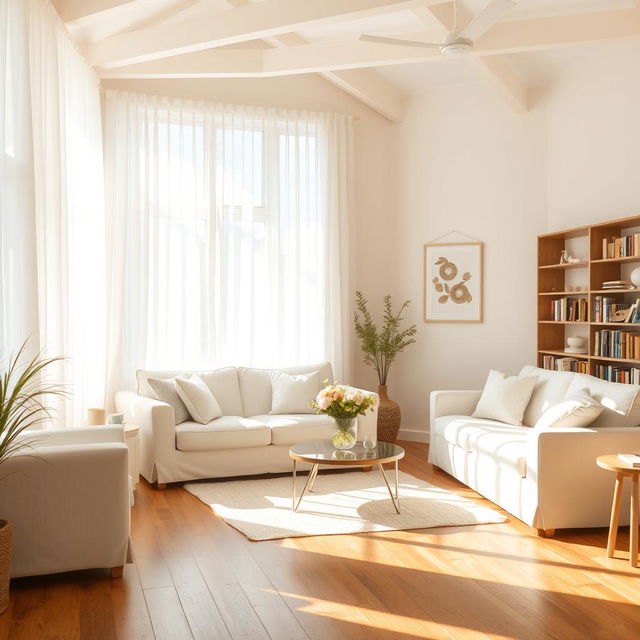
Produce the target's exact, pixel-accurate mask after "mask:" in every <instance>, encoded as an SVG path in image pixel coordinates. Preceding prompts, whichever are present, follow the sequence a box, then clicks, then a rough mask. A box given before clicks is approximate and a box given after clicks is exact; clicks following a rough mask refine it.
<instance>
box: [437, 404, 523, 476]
mask: <svg viewBox="0 0 640 640" xmlns="http://www.w3.org/2000/svg"><path fill="white" fill-rule="evenodd" d="M434 430H435V432H436V435H437V436H438V437H440V438H443V439H444V440H446V441H447V442H449V443H450V444H452V445H455V446H457V447H460V448H461V449H465V450H466V451H469V452H472V453H475V454H481V455H484V456H488V457H493V458H495V460H496V462H497V463H498V464H501V465H504V466H507V467H510V468H512V469H514V470H516V471H517V472H518V473H519V474H520V477H522V478H524V477H525V476H526V471H527V470H526V446H527V437H528V434H529V433H530V429H529V427H522V426H516V425H508V424H505V423H504V422H499V421H497V420H485V419H484V418H472V417H470V416H462V415H454V416H442V417H440V418H436V420H435V422H434Z"/></svg>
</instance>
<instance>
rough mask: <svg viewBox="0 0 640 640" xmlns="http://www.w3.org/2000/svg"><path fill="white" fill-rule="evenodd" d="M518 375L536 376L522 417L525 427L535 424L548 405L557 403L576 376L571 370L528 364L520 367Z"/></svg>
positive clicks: (525, 376)
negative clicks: (558, 369)
mask: <svg viewBox="0 0 640 640" xmlns="http://www.w3.org/2000/svg"><path fill="white" fill-rule="evenodd" d="M518 375H519V376H522V377H524V378H529V377H531V376H538V381H537V382H536V386H535V387H534V388H533V393H532V394H531V399H530V400H529V404H528V405H527V408H526V409H525V412H524V416H523V417H522V424H524V425H526V426H527V427H533V426H535V424H536V422H538V420H540V418H541V417H542V414H543V413H544V412H545V411H546V410H547V409H548V408H549V407H551V406H552V405H554V404H558V402H560V401H561V400H562V399H563V398H564V396H565V394H566V393H567V389H568V388H569V385H570V384H571V382H572V381H573V379H574V378H575V377H576V374H575V373H572V372H571V371H551V370H549V369H540V368H539V367H532V366H530V365H527V366H525V367H522V370H521V371H520V373H519V374H518Z"/></svg>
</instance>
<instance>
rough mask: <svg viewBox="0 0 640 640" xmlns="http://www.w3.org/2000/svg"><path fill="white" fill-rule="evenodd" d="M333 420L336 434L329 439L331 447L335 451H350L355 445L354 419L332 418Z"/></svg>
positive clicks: (355, 421)
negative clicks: (331, 443)
mask: <svg viewBox="0 0 640 640" xmlns="http://www.w3.org/2000/svg"><path fill="white" fill-rule="evenodd" d="M334 420H335V423H336V432H335V433H334V434H333V437H332V438H331V441H332V442H333V446H334V447H335V448H336V449H352V448H353V447H354V446H355V444H356V427H357V420H356V419H355V418H334Z"/></svg>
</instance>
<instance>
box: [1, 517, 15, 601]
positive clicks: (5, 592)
mask: <svg viewBox="0 0 640 640" xmlns="http://www.w3.org/2000/svg"><path fill="white" fill-rule="evenodd" d="M12 542H13V531H12V530H11V525H10V524H9V523H8V522H7V521H6V520H0V613H4V612H5V611H6V610H7V607H8V606H9V574H10V572H11V546H12Z"/></svg>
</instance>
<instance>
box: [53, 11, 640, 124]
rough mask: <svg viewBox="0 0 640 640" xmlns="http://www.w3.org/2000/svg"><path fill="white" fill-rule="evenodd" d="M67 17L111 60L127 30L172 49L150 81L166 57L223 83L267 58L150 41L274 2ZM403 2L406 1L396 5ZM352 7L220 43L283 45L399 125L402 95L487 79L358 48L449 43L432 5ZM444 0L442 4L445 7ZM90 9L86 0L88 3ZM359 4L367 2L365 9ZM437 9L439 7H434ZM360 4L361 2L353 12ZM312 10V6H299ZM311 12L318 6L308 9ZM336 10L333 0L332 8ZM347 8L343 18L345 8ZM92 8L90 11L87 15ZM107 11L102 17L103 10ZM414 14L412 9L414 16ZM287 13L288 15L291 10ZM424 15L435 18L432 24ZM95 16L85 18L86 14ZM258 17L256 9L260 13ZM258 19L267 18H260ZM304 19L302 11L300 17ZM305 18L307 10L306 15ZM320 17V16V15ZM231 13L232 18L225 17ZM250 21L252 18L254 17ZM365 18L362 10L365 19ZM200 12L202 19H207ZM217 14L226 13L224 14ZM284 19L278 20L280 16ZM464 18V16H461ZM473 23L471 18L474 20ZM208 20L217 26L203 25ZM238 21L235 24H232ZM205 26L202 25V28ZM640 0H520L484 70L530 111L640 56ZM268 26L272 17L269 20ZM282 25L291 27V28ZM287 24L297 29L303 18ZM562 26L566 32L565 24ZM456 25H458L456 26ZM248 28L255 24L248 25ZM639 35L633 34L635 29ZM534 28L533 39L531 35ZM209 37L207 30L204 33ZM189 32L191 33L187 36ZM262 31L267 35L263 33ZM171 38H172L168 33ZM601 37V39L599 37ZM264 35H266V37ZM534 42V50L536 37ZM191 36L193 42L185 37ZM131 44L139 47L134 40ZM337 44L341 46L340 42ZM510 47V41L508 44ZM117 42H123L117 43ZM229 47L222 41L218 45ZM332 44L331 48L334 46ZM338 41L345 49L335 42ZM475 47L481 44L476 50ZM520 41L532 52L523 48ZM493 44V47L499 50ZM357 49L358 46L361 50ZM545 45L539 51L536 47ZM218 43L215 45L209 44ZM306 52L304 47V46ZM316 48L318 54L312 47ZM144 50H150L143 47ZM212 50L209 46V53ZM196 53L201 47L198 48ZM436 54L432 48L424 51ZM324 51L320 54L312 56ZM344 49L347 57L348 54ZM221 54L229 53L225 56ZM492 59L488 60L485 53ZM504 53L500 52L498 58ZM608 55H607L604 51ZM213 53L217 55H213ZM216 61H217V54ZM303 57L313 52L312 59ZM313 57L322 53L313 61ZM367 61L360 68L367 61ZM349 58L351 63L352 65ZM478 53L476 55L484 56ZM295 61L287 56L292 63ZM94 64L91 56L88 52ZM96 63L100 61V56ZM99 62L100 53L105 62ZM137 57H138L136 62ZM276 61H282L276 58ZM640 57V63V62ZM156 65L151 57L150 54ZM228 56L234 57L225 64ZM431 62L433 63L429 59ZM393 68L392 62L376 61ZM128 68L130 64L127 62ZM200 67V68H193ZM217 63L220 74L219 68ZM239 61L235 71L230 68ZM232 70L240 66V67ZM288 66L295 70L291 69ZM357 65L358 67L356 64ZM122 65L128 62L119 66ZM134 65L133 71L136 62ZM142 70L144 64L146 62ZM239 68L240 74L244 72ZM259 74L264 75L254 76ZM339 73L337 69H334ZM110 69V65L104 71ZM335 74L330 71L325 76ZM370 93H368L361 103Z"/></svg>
mask: <svg viewBox="0 0 640 640" xmlns="http://www.w3.org/2000/svg"><path fill="white" fill-rule="evenodd" d="M52 1H53V2H54V4H55V6H56V8H57V9H58V11H59V13H60V14H61V16H62V19H63V20H65V22H66V23H67V26H68V28H69V30H70V32H71V33H72V35H73V37H74V38H75V39H76V40H77V41H78V42H79V44H80V45H81V46H83V47H86V48H87V50H88V51H89V52H90V51H91V50H92V49H93V50H94V51H95V49H96V47H98V48H99V47H100V45H102V44H103V42H102V41H106V42H107V43H108V44H107V47H109V46H110V47H111V51H110V53H111V56H112V59H113V58H114V57H115V58H117V55H119V54H120V53H121V52H122V49H121V48H119V47H120V43H121V41H122V38H124V39H125V40H127V38H128V41H127V42H128V44H125V50H127V47H129V50H130V49H131V47H132V46H133V48H134V49H135V48H136V46H137V43H138V40H137V38H138V37H139V33H136V34H135V36H134V35H133V34H132V35H131V36H126V35H123V36H122V37H119V36H120V34H127V33H128V32H136V31H137V30H141V31H140V33H145V30H146V34H147V35H146V36H143V37H142V40H144V39H145V37H146V40H147V42H146V43H145V45H144V46H146V47H147V48H149V44H151V45H152V48H154V49H155V48H156V47H157V51H158V52H160V53H164V52H166V53H165V54H164V55H160V56H156V57H157V58H158V63H157V64H156V66H155V67H154V63H153V62H151V63H150V65H151V69H150V68H149V66H147V67H146V68H145V69H143V70H142V76H133V77H154V73H156V74H158V75H159V76H160V77H162V75H161V74H162V73H163V72H164V62H163V59H166V60H167V64H169V65H170V68H171V69H172V70H173V71H172V73H177V74H178V75H173V76H171V77H189V74H190V73H191V69H192V68H195V70H196V74H197V73H200V74H201V75H200V76H198V75H196V76H193V77H212V74H213V75H214V74H215V73H218V74H226V76H224V77H232V76H234V74H235V73H237V74H238V77H242V73H243V70H244V66H243V64H244V62H243V61H244V58H247V59H248V60H249V61H251V60H254V61H257V62H248V63H247V64H248V65H249V66H251V65H252V64H253V65H254V66H253V68H252V73H257V74H258V75H259V73H258V72H259V71H260V69H261V67H260V62H259V60H261V59H263V58H265V56H263V58H259V57H258V58H256V56H257V55H258V54H257V52H256V53H251V54H247V55H246V56H244V57H243V54H241V55H240V57H239V56H234V55H233V53H231V55H229V53H225V55H226V57H222V58H220V55H218V54H217V53H215V51H216V50H215V49H210V50H209V52H207V51H204V50H203V51H202V54H204V58H199V57H198V56H199V55H201V54H198V53H196V54H194V55H195V56H196V57H195V62H194V61H193V60H194V59H192V58H190V57H189V55H190V54H188V53H187V54H186V55H185V56H183V57H182V56H177V58H179V60H173V61H172V60H171V56H172V55H175V54H172V53H170V51H171V46H172V42H173V41H174V40H175V39H176V38H175V37H174V34H168V32H167V30H166V29H164V30H163V29H162V28H160V31H161V32H162V34H164V35H162V38H164V39H166V47H165V41H164V40H163V39H162V38H161V39H154V37H153V36H152V35H151V34H152V33H156V32H157V30H156V31H154V27H156V26H159V25H163V24H171V25H172V24H173V23H174V22H175V21H178V20H191V21H192V24H193V25H194V28H195V29H196V31H198V36H197V37H202V39H201V40H199V41H198V42H200V43H206V42H208V41H209V37H210V35H209V32H208V31H207V30H206V29H205V30H202V29H200V28H199V27H200V26H201V25H207V24H211V25H212V26H213V28H214V30H215V26H216V23H217V22H220V23H225V22H226V23H227V24H229V19H228V17H227V16H228V15H229V12H233V11H235V10H237V8H238V7H242V6H243V5H246V4H258V3H260V2H264V1H267V0H52ZM270 1H271V2H272V3H275V5H276V6H282V7H288V8H287V9H286V11H287V12H289V13H285V16H284V18H282V19H288V18H289V17H290V13H293V14H295V13H296V9H295V8H292V7H290V6H288V5H287V2H286V1H285V0H282V2H280V3H279V2H278V0H270ZM298 1H299V2H300V3H304V2H305V1H306V0H298ZM398 1H399V0H398ZM350 2H352V0H344V5H338V9H340V10H339V11H337V13H338V14H342V15H338V16H333V18H332V19H328V20H326V19H323V17H322V16H319V18H318V19H314V20H307V21H306V23H305V24H307V25H308V26H307V27H306V28H304V29H300V30H299V31H297V32H296V33H295V34H291V33H286V32H285V33H283V32H280V35H277V33H278V32H277V31H276V32H275V33H276V36H275V37H270V38H267V39H266V40H265V41H256V40H251V37H255V35H254V34H256V33H258V32H259V30H258V31H256V30H253V31H251V32H249V31H248V30H247V31H244V32H243V31H242V23H238V21H237V20H236V22H235V25H236V29H237V30H238V31H239V32H240V34H241V35H245V34H246V37H245V38H235V41H236V43H237V44H232V45H228V46H226V47H220V48H224V49H228V48H233V49H263V50H264V48H265V47H271V46H276V47H279V48H282V47H284V49H286V51H285V52H284V53H285V57H283V56H282V55H280V56H279V57H276V58H275V60H277V61H279V62H277V63H274V64H275V69H276V71H277V70H278V64H281V63H282V64H283V65H284V66H283V68H284V69H285V70H286V69H288V71H285V73H304V72H305V69H314V70H318V71H321V72H329V73H328V77H329V80H330V81H334V82H335V83H336V84H338V86H341V87H342V88H343V89H345V90H347V91H349V92H350V93H352V94H353V95H356V96H357V97H358V98H359V99H362V100H363V101H364V102H365V103H366V104H369V106H372V107H373V108H374V109H376V110H378V111H379V112H380V113H383V115H385V116H387V117H391V116H389V113H390V112H393V117H391V119H397V118H398V117H401V115H399V114H398V112H399V111H401V106H400V105H401V103H402V96H403V95H406V94H417V93H424V92H429V91H433V90H436V89H437V88H438V87H441V86H446V85H451V84H463V83H475V82H480V81H482V79H481V77H480V75H479V74H478V73H477V69H474V68H473V64H470V63H472V62H473V60H471V61H470V60H469V59H466V58H464V57H462V58H450V57H448V56H446V55H440V54H439V53H438V54H436V55H433V57H429V56H425V55H422V53H421V52H422V49H414V50H413V51H415V52H416V55H405V52H406V50H407V49H408V48H407V47H400V48H398V47H393V46H389V47H388V49H387V50H388V54H387V50H385V49H383V48H380V47H381V46H382V47H384V46H385V45H375V46H376V47H378V48H377V49H375V50H373V49H364V50H363V49H362V47H360V45H361V44H362V43H356V42H355V41H356V40H357V39H358V37H359V36H360V35H361V34H362V33H370V34H377V35H384V36H391V37H393V36H400V35H402V36H405V37H409V38H411V37H413V38H415V39H420V40H422V41H425V42H436V43H437V42H441V41H442V39H443V37H444V32H443V25H441V24H439V23H438V20H437V19H436V18H435V17H434V15H431V14H430V13H429V12H428V11H427V10H426V9H424V8H423V10H422V11H421V10H420V7H419V6H418V5H417V4H416V9H413V8H410V9H407V8H406V5H404V8H403V9H399V10H395V11H394V10H393V8H391V10H389V8H388V7H382V8H381V9H380V10H379V11H367V14H369V15H370V14H371V13H374V14H375V15H374V16H373V17H367V18H359V19H353V15H351V14H350V13H349V8H350ZM444 2H446V0H443V3H444ZM488 2H489V0H458V14H459V16H460V15H462V16H464V15H466V16H467V17H470V16H474V15H476V14H477V13H479V12H480V11H482V9H483V8H484V7H485V6H486V5H487V3H488ZM85 3H86V4H85ZM362 4H363V3H362V2H360V4H359V6H362ZM431 4H433V3H431ZM356 5H357V3H355V2H354V6H356ZM300 6H305V5H300ZM309 6H311V3H310V4H309ZM332 6H333V7H334V13H336V11H335V3H334V4H333V5H332ZM343 6H344V12H343V11H342V10H341V9H342V7H343ZM88 7H91V10H87V8H88ZM102 7H104V8H105V10H104V11H102V10H101V8H102ZM412 9H413V10H412ZM622 9H634V10H635V12H634V11H631V12H629V15H630V16H634V17H631V18H626V17H625V18H623V17H619V18H616V17H615V16H614V14H616V13H617V10H622ZM282 11H283V12H284V11H285V9H284V8H283V9H282ZM425 11H427V13H429V15H428V16H427V17H428V19H427V20H426V22H424V21H423V20H424V19H425ZM601 11H611V12H612V13H611V14H610V16H611V17H610V20H611V21H612V22H614V23H615V27H614V31H615V33H614V34H610V33H609V31H608V29H609V20H608V19H607V18H600V17H599V18H597V19H596V20H593V19H592V20H589V19H586V23H585V20H584V19H582V22H581V19H580V18H579V14H590V13H594V12H601ZM83 13H84V14H87V15H86V16H85V17H82V15H83ZM255 13H256V12H255V11H254V12H253V14H255ZM258 13H260V12H258ZM298 13H300V12H298ZM302 13H304V12H302ZM320 13H322V12H321V11H320ZM225 14H226V15H225ZM434 14H435V15H439V16H440V18H439V19H441V20H444V21H445V22H446V21H447V20H446V18H443V17H442V15H441V14H440V13H439V12H438V11H435V9H434ZM242 15H246V12H245V13H244V14H242ZM361 15H364V14H361ZM567 15H568V16H571V15H575V16H576V18H575V21H576V22H575V23H574V22H572V21H569V22H567V21H566V20H563V19H562V18H558V16H567ZM70 16H74V17H76V16H81V17H80V18H79V19H77V20H76V21H75V22H74V21H71V20H70ZM200 16H202V18H201V17H200ZM218 16H220V17H219V18H218ZM546 17H549V18H551V19H552V20H553V19H555V25H556V28H555V30H554V29H552V33H551V35H550V38H551V41H552V42H551V43H550V44H549V45H548V47H549V48H548V47H547V43H546V39H547V34H548V33H549V29H548V25H547V24H546V23H545V24H544V25H541V24H539V23H537V22H535V21H536V19H538V18H546ZM278 18H280V16H278ZM462 19H463V20H464V18H462ZM467 19H468V18H467ZM203 20H207V21H209V22H203ZM230 20H231V23H233V18H231V19H230ZM523 20H530V21H533V22H529V23H524V22H520V21H523ZM629 20H631V21H632V23H633V24H632V25H631V29H630V33H629V34H626V33H624V32H625V30H626V28H627V25H628V24H629ZM198 21H200V24H198ZM639 21H640V0H517V6H516V7H515V8H514V9H513V10H512V11H511V12H510V13H509V14H508V15H507V16H505V18H504V19H503V22H507V23H511V24H512V26H511V28H509V25H504V28H503V29H502V32H501V33H502V34H503V35H504V32H505V29H506V30H507V32H508V33H509V36H508V37H507V39H506V41H505V40H504V39H503V40H501V39H500V37H498V38H497V45H496V46H497V48H494V49H492V48H491V46H489V47H487V48H485V53H484V57H483V56H482V55H480V56H479V59H480V61H484V62H483V64H484V66H485V67H487V68H488V70H489V73H490V74H492V77H495V78H496V79H497V80H498V81H499V82H500V83H502V84H503V85H504V87H505V88H506V89H507V92H508V93H510V94H511V96H512V97H513V98H515V101H516V103H519V106H520V107H522V106H524V108H525V110H526V90H527V88H528V87H532V86H539V85H543V84H545V83H550V82H553V81H555V80H556V79H557V78H558V77H560V76H562V75H563V74H564V73H568V72H569V71H575V70H576V69H577V68H579V67H585V66H587V67H588V65H592V64H602V60H603V56H604V57H606V55H609V53H610V52H615V51H626V52H627V53H626V54H625V53H623V54H622V55H632V56H636V54H637V53H638V52H640V27H638V26H637V25H638V24H640V22H639ZM266 22H269V20H266ZM578 23H579V25H580V26H579V27H578V28H577V30H576V34H573V33H569V34H567V30H568V31H573V30H574V24H578ZM283 24H287V23H286V22H284V23H283ZM288 24H292V25H293V24H295V20H293V22H290V23H288ZM558 24H561V25H562V26H561V27H559V28H558V27H557V25H558ZM451 26H452V25H451ZM247 29H248V27H247ZM633 29H635V31H633ZM532 31H533V32H535V35H534V36H532V35H531V32H532ZM200 32H201V33H200ZM184 33H185V34H188V33H189V32H188V31H185V32H184ZM262 33H264V32H262ZM167 34H168V35H167ZM488 34H489V35H488V37H489V40H491V37H490V32H488ZM620 34H622V36H624V37H630V38H636V39H635V40H628V41H616V40H613V38H614V37H622V36H621V35H620ZM111 36H116V39H115V42H114V40H113V39H112V40H111V42H109V38H110V37H111ZM574 36H575V37H576V38H577V40H578V41H579V42H580V44H575V45H573V46H565V45H566V44H567V40H571V38H572V37H574ZM591 36H593V37H591ZM263 37H264V36H263ZM532 37H533V45H532V41H531V38H532ZM186 39H187V40H188V37H187V38H186ZM177 40H180V35H179V34H178V35H177ZM594 40H596V41H600V42H597V43H596V44H587V43H589V42H592V41H594ZM132 41H133V45H132V44H131V42H132ZM306 42H309V43H311V46H310V47H306V49H307V50H306V51H304V49H305V46H304V45H305V43H306ZM334 42H335V43H336V44H335V46H334V45H333V43H334ZM483 42H486V41H485V40H483V39H482V38H480V40H479V41H478V43H479V44H480V46H479V47H478V46H476V48H477V49H482V43H483ZM505 42H506V44H505ZM116 43H117V44H116ZM222 43H223V39H222V40H221V41H220V44H222ZM327 43H328V44H327ZM337 43H340V44H337ZM478 43H476V45H477V44H478ZM521 43H522V44H523V45H524V46H521ZM493 44H494V43H493V42H492V45H493ZM356 45H357V47H359V48H354V46H356ZM536 45H540V46H536ZM209 46H213V45H211V44H210V45H209ZM299 47H302V48H299ZM314 47H315V48H314ZM143 48H144V47H143ZM206 48H207V47H206V46H205V47H201V49H206ZM514 49H515V50H526V53H513V51H514ZM194 50H195V51H196V52H197V51H198V47H197V43H196V47H195V49H194ZM426 51H432V50H426ZM299 52H304V53H303V54H302V58H301V60H302V62H300V63H298V58H297V57H298V56H299V55H300V53H299ZM314 52H318V53H314ZM343 52H344V56H343V55H342V53H343ZM220 53H221V54H222V53H223V52H220ZM487 54H489V55H487ZM495 54H500V55H495ZM605 54H606V55H605ZM207 55H209V56H211V57H210V58H208V57H206V56H207ZM216 56H217V57H216ZM305 56H307V57H306V58H305ZM314 56H315V57H314ZM359 56H361V58H362V62H363V63H364V65H362V63H361V62H360V58H359ZM345 57H346V63H345ZM477 57H478V56H477ZM287 58H288V59H287ZM89 59H91V56H89ZM95 59H96V58H94V60H95ZM98 59H99V56H98ZM122 59H123V60H126V59H127V55H122ZM134 59H135V58H134ZM201 59H202V60H204V62H203V63H198V62H197V61H198V60H201ZM270 59H271V60H274V57H273V56H271V58H270ZM400 59H402V60H403V61H404V63H403V64H395V61H397V60H400ZM638 59H639V60H640V58H638ZM151 60H153V57H152V58H151ZM227 60H228V61H229V62H228V63H227ZM413 60H423V61H422V62H413ZM424 60H428V61H424ZM385 62H386V64H390V63H394V64H391V66H380V67H376V66H375V65H381V64H385ZM124 64H125V66H126V62H125V63H124ZM359 64H360V65H361V66H363V68H362V69H358V68H357V67H358V65H359ZM190 65H195V67H193V66H190ZM198 65H199V66H198ZM210 65H213V70H212V66H210ZM229 65H231V66H229ZM234 65H236V66H235V67H234ZM287 65H288V66H287ZM340 65H343V67H344V68H346V69H347V70H348V71H349V73H348V74H347V75H342V76H341V75H340V69H341V68H343V67H341V66H340ZM348 65H351V66H348ZM115 66H116V67H118V66H122V63H121V64H120V65H118V64H116V65H115ZM134 66H135V65H134ZM143 66H144V65H143ZM97 67H98V69H99V73H101V71H100V62H98V63H97ZM236 69H237V71H236ZM253 69H257V70H258V72H256V71H253ZM334 69H335V70H337V71H336V72H335V73H332V71H333V70H334ZM106 70H107V71H108V67H107V68H106ZM131 73H133V74H135V73H140V71H139V70H138V69H134V70H133V71H132V72H131ZM106 77H126V72H125V75H122V74H121V75H117V74H116V75H115V76H113V75H112V76H109V75H106ZM325 77H327V75H325ZM374 85H375V86H374ZM363 92H364V94H366V95H367V96H368V97H363Z"/></svg>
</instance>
